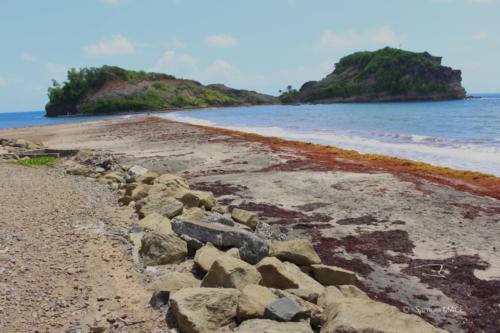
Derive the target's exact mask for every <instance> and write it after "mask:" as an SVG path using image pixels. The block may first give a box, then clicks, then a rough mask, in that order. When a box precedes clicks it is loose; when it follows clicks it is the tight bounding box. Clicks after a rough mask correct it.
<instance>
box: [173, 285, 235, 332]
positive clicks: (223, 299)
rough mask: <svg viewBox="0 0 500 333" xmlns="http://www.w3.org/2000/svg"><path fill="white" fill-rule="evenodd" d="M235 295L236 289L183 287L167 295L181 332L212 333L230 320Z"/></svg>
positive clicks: (232, 315) (233, 308) (232, 317)
mask: <svg viewBox="0 0 500 333" xmlns="http://www.w3.org/2000/svg"><path fill="white" fill-rule="evenodd" d="M239 295H240V292H239V291H238V289H230V288H225V289H224V288H223V289H221V288H185V289H181V290H179V291H178V292H176V293H174V294H173V295H171V296H170V305H171V308H172V313H173V316H174V318H175V319H176V322H177V325H178V326H179V329H180V331H181V332H184V333H206V332H215V331H216V330H217V329H218V328H221V327H223V326H226V325H228V324H230V323H232V322H233V321H234V318H235V317H236V310H237V307H238V297H239Z"/></svg>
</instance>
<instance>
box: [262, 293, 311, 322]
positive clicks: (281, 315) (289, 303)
mask: <svg viewBox="0 0 500 333" xmlns="http://www.w3.org/2000/svg"><path fill="white" fill-rule="evenodd" d="M264 315H265V316H266V318H268V319H271V320H276V321H298V320H301V319H305V318H307V316H306V315H305V314H304V311H303V310H302V308H301V307H300V305H299V304H298V303H297V302H296V301H294V300H293V299H291V298H288V297H282V298H279V299H277V300H275V301H274V302H272V303H270V304H268V305H267V306H266V310H265V311H264Z"/></svg>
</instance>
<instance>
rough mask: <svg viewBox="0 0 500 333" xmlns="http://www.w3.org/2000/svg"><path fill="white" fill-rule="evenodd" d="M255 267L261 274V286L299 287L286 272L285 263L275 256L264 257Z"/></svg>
mask: <svg viewBox="0 0 500 333" xmlns="http://www.w3.org/2000/svg"><path fill="white" fill-rule="evenodd" d="M255 268H257V270H258V271H259V273H260V275H261V276H262V282H261V284H262V285H263V286H266V287H269V288H278V289H290V288H299V284H298V283H297V282H296V281H295V280H294V278H293V277H292V276H290V275H289V274H288V271H287V270H286V268H285V265H283V263H282V262H281V261H279V260H278V259H277V258H274V257H267V258H264V259H262V260H261V261H260V262H259V263H258V264H257V265H255Z"/></svg>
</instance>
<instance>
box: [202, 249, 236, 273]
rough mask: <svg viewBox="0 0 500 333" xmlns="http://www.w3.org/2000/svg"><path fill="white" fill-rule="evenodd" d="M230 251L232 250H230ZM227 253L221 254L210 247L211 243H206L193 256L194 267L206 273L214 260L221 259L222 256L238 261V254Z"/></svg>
mask: <svg viewBox="0 0 500 333" xmlns="http://www.w3.org/2000/svg"><path fill="white" fill-rule="evenodd" d="M231 250H232V249H231ZM231 250H229V251H227V252H223V251H221V250H219V249H218V248H216V247H215V246H213V245H212V243H207V244H205V245H204V246H203V247H201V248H200V249H199V250H198V251H196V254H195V256H194V264H195V267H196V268H198V269H200V270H201V271H203V272H208V270H209V269H210V267H212V264H213V263H214V262H215V260H217V259H219V258H221V257H223V256H231V257H233V258H236V259H240V257H239V252H238V253H236V252H235V251H231ZM230 251H231V252H230Z"/></svg>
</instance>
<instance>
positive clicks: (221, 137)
mask: <svg viewBox="0 0 500 333" xmlns="http://www.w3.org/2000/svg"><path fill="white" fill-rule="evenodd" d="M0 137H12V138H22V139H26V140H30V141H34V142H40V143H42V144H43V145H45V146H47V147H49V148H54V149H79V150H89V151H93V152H100V153H109V154H112V155H113V156H114V157H115V158H117V160H118V161H119V162H120V163H121V164H123V165H135V164H137V165H141V166H144V167H145V168H147V169H149V170H151V171H155V172H158V173H173V174H177V175H181V176H183V177H185V178H186V179H187V180H188V182H189V184H190V186H191V187H192V188H195V189H199V190H206V191H212V192H213V193H214V194H215V195H216V197H217V199H218V201H219V202H221V203H223V204H226V205H229V206H231V207H239V208H243V209H246V210H249V211H255V212H258V213H259V216H260V217H261V220H263V221H265V222H268V223H270V224H272V225H274V226H275V227H276V228H279V229H280V230H281V231H282V232H284V233H286V234H287V236H288V237H290V238H296V237H301V238H304V237H306V238H309V239H310V240H312V241H313V244H314V246H315V248H316V251H317V252H318V253H319V255H320V257H321V259H322V260H323V262H324V263H326V264H332V265H336V266H340V267H343V268H346V269H350V270H353V271H355V272H356V273H357V274H358V276H359V282H358V286H359V287H360V288H361V289H363V290H364V291H365V292H367V293H368V294H369V295H370V296H371V297H372V298H375V299H377V300H380V301H383V302H386V303H389V304H392V305H395V306H397V307H398V308H399V309H400V310H402V311H404V312H407V313H413V314H417V315H419V316H421V317H422V318H424V319H426V320H427V321H429V322H431V323H432V324H434V325H436V326H439V327H441V328H444V329H446V330H449V331H450V332H479V331H484V332H493V331H494V330H495V329H496V328H497V327H498V325H500V321H499V318H500V307H499V304H500V298H499V297H500V296H499V295H498V290H500V252H499V251H500V239H499V237H498V235H500V201H499V200H500V179H499V178H498V177H494V176H491V175H483V174H479V173H474V172H465V171H455V170H451V169H446V168H440V167H432V166H429V165H427V164H423V163H417V162H409V161H404V160H398V159H394V158H388V157H383V156H376V155H360V154H358V153H356V152H349V151H342V150H339V149H335V148H331V147H325V146H319V145H312V144H306V143H299V142H290V141H284V140H281V139H276V138H266V137H260V136H257V135H251V134H246V133H239V132H234V131H230V130H221V129H214V128H208V127H201V126H193V125H187V124H182V123H176V122H171V121H166V120H162V119H159V118H154V117H147V118H143V119H138V120H106V121H96V122H88V123H72V124H63V125H54V126H42V127H37V128H19V129H6V130H0ZM0 167H1V169H0V172H1V178H2V180H1V181H2V186H1V187H0V188H1V189H2V191H1V192H2V193H1V202H2V204H3V205H5V203H6V202H10V203H11V204H10V206H8V205H7V206H6V207H11V209H2V211H1V212H0V222H1V225H2V228H4V227H5V228H7V229H6V230H10V229H9V228H13V229H20V228H22V229H26V230H29V229H30V228H35V226H34V225H30V224H33V222H36V223H38V217H37V215H36V214H34V213H33V212H31V208H33V209H35V208H36V207H39V206H43V207H46V208H47V204H49V203H50V202H55V203H58V202H66V200H69V199H68V198H67V197H65V195H64V191H68V192H69V191H72V190H71V186H77V187H78V188H79V189H78V191H79V193H81V194H80V196H83V198H85V196H86V195H88V193H90V192H89V191H86V190H85V189H82V186H84V187H89V188H91V187H92V186H98V187H103V185H101V184H96V183H94V185H92V184H91V183H88V182H90V181H87V180H84V178H78V179H79V180H74V181H72V180H71V179H73V178H76V177H70V176H66V175H64V176H59V175H57V172H59V171H57V170H58V166H56V167H55V170H53V171H50V172H48V173H47V172H46V171H44V170H43V169H37V170H30V171H29V172H30V174H29V175H25V174H24V173H26V172H27V171H25V170H23V169H22V167H19V166H14V165H10V164H5V163H4V164H2V165H0ZM18 175H20V176H19V177H18ZM23 179H24V183H22V184H21V183H20V182H22V181H23ZM28 179H33V181H32V183H30V181H28ZM59 181H60V182H63V183H64V184H65V185H64V186H63V185H60V187H64V188H65V189H64V191H63V190H62V189H59V192H53V193H54V195H53V196H52V197H51V200H46V201H45V202H37V200H35V198H33V199H30V196H27V195H26V192H20V191H21V190H23V191H27V188H29V187H30V186H31V187H32V188H37V189H39V191H40V192H39V193H40V195H44V194H43V193H44V192H46V191H48V190H49V189H50V186H51V185H50V184H53V183H56V182H59ZM73 182H74V183H73ZM86 182H87V183H86ZM80 183H81V184H80ZM61 184H62V183H61ZM82 184H83V185H82ZM66 185H67V187H66ZM101 190H102V191H106V189H104V188H103V189H101ZM75 191H77V190H75ZM78 191H77V192H78ZM56 194H57V195H56ZM98 195H99V196H101V197H102V198H105V199H103V201H101V202H100V205H103V207H102V209H103V211H102V212H100V213H96V214H101V217H99V218H96V220H99V219H102V218H104V217H106V216H109V214H111V215H113V214H114V215H113V216H116V214H118V213H117V212H119V213H120V214H122V215H121V216H127V217H126V218H124V217H123V218H121V220H120V222H116V223H117V224H118V225H119V226H120V227H122V228H125V226H126V225H127V224H130V223H131V222H130V221H132V220H133V219H134V217H133V216H131V213H130V212H128V213H127V208H126V207H119V206H118V204H117V202H116V201H114V199H113V197H112V196H111V195H110V194H109V196H108V194H106V193H104V192H103V193H99V194H98ZM13 198H17V199H15V200H14V199H13ZM9 200H10V201H9ZM16 200H17V201H18V202H23V207H24V209H23V211H24V212H23V213H21V212H17V213H16V212H15V211H16V209H14V208H15V207H16V206H15V201H16ZM78 200H83V201H85V199H78ZM3 205H2V206H3ZM37 205H38V206H37ZM49 205H50V204H49ZM92 207H93V206H92ZM92 207H88V208H86V209H91V210H92ZM105 207H108V208H109V207H113V210H112V213H110V211H109V210H105V209H104V208H105ZM49 208H50V209H48V208H47V209H46V211H45V212H44V213H43V214H45V215H47V214H48V215H50V214H52V213H53V211H54V210H53V209H52V207H51V206H49ZM97 211H98V212H99V210H97ZM14 213H15V214H19V215H15V216H19V217H18V218H16V220H15V221H13V220H12V216H13V215H12V214H14ZM29 214H33V215H29ZM79 214H86V213H85V212H80V213H79ZM127 214H128V215H127ZM23 216H24V218H23ZM26 216H32V217H31V218H26ZM103 216H104V217H103ZM54 218H55V219H64V216H58V215H57V214H56V215H55V216H53V217H52V219H54ZM49 220H50V219H49ZM17 221H21V222H19V223H21V224H20V225H19V224H18V222H17ZM49 222H50V221H49ZM110 223H111V224H112V225H113V223H115V222H110ZM20 226H21V227H20ZM108 227H109V226H108ZM68 228H70V229H71V230H73V227H71V226H68ZM61 232H64V231H61ZM4 234H7V233H4ZM11 235H12V234H9V236H7V235H4V236H2V237H3V238H4V239H2V244H6V246H2V247H3V248H11V247H12V246H19V244H21V243H19V242H15V241H13V240H12V239H11V238H9V237H13V236H11ZM44 235H46V233H45V232H43V231H42V232H41V233H32V234H30V236H29V237H30V239H37V237H45V236H44ZM85 235H86V236H85V237H90V236H89V235H90V234H89V233H86V234H85ZM56 236H57V235H53V236H50V237H52V238H51V239H56V238H57V237H56ZM20 238H21V241H20V242H22V239H23V237H22V236H21V237H20ZM105 239H106V235H105V234H100V236H99V237H97V238H96V239H95V243H96V244H93V245H92V246H91V249H90V250H88V251H87V252H86V253H87V256H88V255H89V253H90V255H91V256H92V255H93V254H92V253H95V251H98V250H97V249H99V246H100V245H99V244H107V246H108V247H109V246H110V245H109V243H108V241H105ZM82 242H83V243H85V244H87V242H88V240H87V239H86V238H85V241H82ZM115 242H116V243H117V244H116V246H115V247H111V248H110V249H109V251H112V250H113V251H119V244H120V242H119V241H115ZM12 244H13V245H12ZM32 244H34V245H32V247H33V248H32V249H30V250H29V251H38V250H39V249H40V248H41V245H40V244H37V243H32ZM59 246H60V245H59V244H58V243H53V247H52V248H51V249H50V251H55V252H56V253H54V252H47V255H48V256H51V257H52V256H54V257H57V255H58V253H57V250H56V249H57V248H59ZM88 246H90V245H88ZM19 249H20V248H19ZM71 249H73V250H70V251H69V253H68V254H67V255H69V256H71V257H72V258H75V260H76V261H77V262H80V261H81V262H82V265H88V264H89V263H88V261H86V260H85V259H83V258H82V256H83V253H84V252H83V251H81V252H80V251H74V247H71ZM0 250H2V249H0ZM26 251H28V250H26ZM43 251H45V249H44V250H43ZM47 251H49V249H47ZM89 251H90V252H89ZM92 251H94V252H92ZM35 258H36V257H35ZM38 259H39V258H36V260H38ZM108 259H109V258H108ZM96 260H97V259H96ZM99 260H101V259H99ZM99 260H97V261H99ZM109 260H111V262H113V263H115V264H116V266H117V267H118V266H120V264H119V263H118V262H117V261H116V260H118V259H117V258H112V259H109ZM129 264H130V263H129ZM61 265H63V264H61ZM96 265H97V267H100V265H101V266H102V263H101V264H99V263H97V264H96ZM130 265H131V266H130V267H126V268H124V266H120V267H122V268H120V269H118V271H115V272H118V273H120V274H122V273H123V274H122V275H127V274H128V273H126V272H128V271H134V269H133V265H132V264H130ZM28 266H29V265H28ZM39 269H41V268H37V267H35V266H33V270H34V271H35V272H36V271H37V270H39ZM44 272H45V274H51V273H50V272H49V271H47V270H45V271H44ZM103 272H105V273H108V271H107V270H106V269H104V268H103ZM118 273H117V274H118ZM19 274H21V273H19ZM118 275H119V274H118ZM73 276H74V275H71V277H73ZM131 276H132V277H131V280H130V281H132V282H133V283H135V284H136V285H137V286H136V288H137V290H138V293H139V294H140V293H141V292H144V291H141V290H144V286H143V285H141V281H139V280H140V279H139V278H137V281H136V276H135V275H133V274H132V275H131ZM0 277H1V278H2V283H4V284H6V285H7V284H9V281H6V280H8V279H7V278H4V276H1V275H0ZM10 279H13V276H10ZM81 279H82V280H85V279H87V280H88V279H89V278H84V277H82V278H81ZM60 281H64V279H63V278H61V280H60ZM134 281H135V282H134ZM28 282H29V279H28V280H26V284H28ZM31 283H32V285H31V287H26V288H27V289H28V290H30V288H33V289H35V288H37V287H38V286H39V285H41V284H45V283H46V282H45V281H44V280H43V279H39V280H36V281H33V282H31ZM117 288H120V284H118V285H117ZM120 292H125V291H124V290H121V291H120ZM97 293H98V292H97ZM144 293H145V292H144ZM94 294H96V292H95V291H94ZM65 297H71V296H70V294H68V293H67V294H65ZM130 297H132V298H133V297H136V298H137V297H139V296H137V295H135V296H130ZM82 304H84V303H82ZM82 304H77V305H78V306H76V305H75V306H74V308H72V309H73V310H74V309H76V308H80V307H81V306H85V305H82ZM96 304H97V303H96ZM72 306H73V305H72ZM93 306H94V305H92V302H91V304H90V308H92V307H93ZM110 306H111V305H110ZM2 307H3V311H7V312H8V311H9V309H7V307H5V306H2ZM85 307H89V305H86V306H85ZM136 307H137V308H139V307H140V306H139V305H138V304H136ZM17 309H18V311H21V312H22V310H21V309H20V308H19V307H18V308H17ZM80 311H81V310H80ZM84 311H86V310H84ZM127 311H129V313H130V311H135V310H134V309H127ZM115 312H119V311H115ZM139 313H141V314H143V315H144V316H150V317H151V316H153V315H152V314H150V313H147V312H144V310H141V311H139ZM79 314H80V315H81V313H79ZM28 315H29V316H31V318H33V316H34V315H33V313H32V311H31V312H30V313H28ZM87 315H88V316H90V315H89V314H88V312H87ZM11 316H13V317H9V316H7V317H5V318H16V317H15V316H22V314H19V313H18V314H16V315H12V314H11ZM75 316H77V315H75ZM70 317H71V316H68V317H61V318H63V319H61V320H62V321H63V322H64V320H70ZM34 318H36V317H34ZM89 318H90V317H89ZM148 318H149V317H148ZM89 320H90V319H89ZM151 323H153V324H151ZM154 323H155V321H154V320H152V321H149V322H148V325H150V326H147V327H146V326H144V328H145V329H146V328H147V329H152V327H154ZM18 327H23V326H18Z"/></svg>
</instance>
